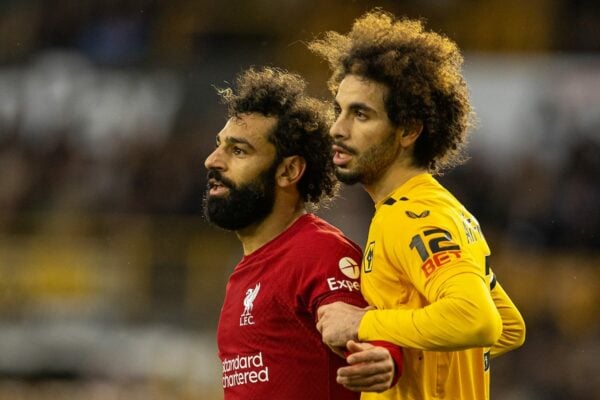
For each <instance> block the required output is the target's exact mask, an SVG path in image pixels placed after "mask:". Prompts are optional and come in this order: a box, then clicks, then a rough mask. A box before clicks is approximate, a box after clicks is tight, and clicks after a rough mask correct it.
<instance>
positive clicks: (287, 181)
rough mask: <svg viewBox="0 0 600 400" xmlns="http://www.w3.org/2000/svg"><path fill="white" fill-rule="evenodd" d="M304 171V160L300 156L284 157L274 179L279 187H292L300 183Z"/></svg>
mask: <svg viewBox="0 0 600 400" xmlns="http://www.w3.org/2000/svg"><path fill="white" fill-rule="evenodd" d="M304 170H306V160H305V159H304V158H302V157H300V156H289V157H285V158H284V159H283V160H282V161H281V163H279V166H278V167H277V173H276V175H275V179H276V180H277V184H278V185H279V186H281V187H287V186H291V185H294V184H296V183H298V181H300V179H301V178H302V175H304Z"/></svg>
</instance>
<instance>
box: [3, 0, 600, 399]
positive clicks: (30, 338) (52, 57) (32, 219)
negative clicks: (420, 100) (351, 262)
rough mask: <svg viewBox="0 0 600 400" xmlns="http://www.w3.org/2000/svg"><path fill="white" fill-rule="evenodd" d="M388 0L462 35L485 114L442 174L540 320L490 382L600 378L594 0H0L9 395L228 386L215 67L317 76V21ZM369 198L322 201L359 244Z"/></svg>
mask: <svg viewBox="0 0 600 400" xmlns="http://www.w3.org/2000/svg"><path fill="white" fill-rule="evenodd" d="M376 5H379V6H382V7H384V8H385V9H387V10H389V11H392V12H394V13H395V14H397V15H406V16H409V17H413V18H423V19H425V20H426V21H427V26H428V27H429V28H431V29H433V30H435V31H438V32H442V33H445V34H446V35H448V36H449V37H450V38H452V39H454V40H455V41H457V42H458V44H459V45H460V47H461V48H462V49H463V50H464V54H465V74H466V77H467V81H468V83H469V85H470V89H471V93H472V99H473V103H474V106H475V109H476V111H477V113H478V117H479V126H478V128H477V129H476V131H475V132H474V133H473V134H472V136H471V141H470V148H469V153H470V156H471V159H470V161H469V162H468V163H467V164H466V165H464V166H461V167H459V168H457V169H456V170H454V171H452V172H450V173H447V174H446V175H444V176H443V177H442V178H441V180H442V182H443V183H444V184H446V185H447V186H448V187H449V188H450V189H451V190H452V191H453V192H454V193H455V194H456V195H457V197H458V198H459V199H460V200H462V201H463V203H464V204H465V205H466V206H467V207H468V208H469V209H470V210H471V211H472V212H473V213H474V214H475V215H476V216H477V217H478V218H479V221H480V223H481V225H482V227H483V230H484V232H485V233H486V237H487V239H488V242H489V244H490V246H491V248H492V252H493V254H492V265H493V268H494V270H495V272H496V275H497V276H498V278H499V280H500V282H501V283H502V284H503V286H504V287H505V288H506V289H507V291H508V292H509V294H510V295H511V297H512V298H513V300H514V301H515V303H516V304H517V306H518V307H519V309H520V310H521V311H522V313H523V315H524V317H525V320H526V322H527V328H528V332H527V335H528V336H527V342H526V344H525V345H524V347H523V348H521V349H519V350H518V351H515V352H513V353H509V354H507V355H506V356H504V357H501V358H499V359H497V360H494V361H493V367H492V370H493V373H492V397H493V398H495V399H509V400H517V399H534V400H536V399H550V400H553V399H598V398H600V381H599V380H598V379H597V375H598V372H599V371H600V361H599V360H600V327H599V321H600V318H599V317H598V316H599V315H600V290H599V289H600V286H599V282H600V279H599V278H600V265H599V262H600V261H599V256H600V246H599V243H600V237H599V236H598V232H599V231H600V56H599V55H600V53H599V51H600V5H599V4H598V2H596V1H592V0H576V1H573V0H571V1H567V0H562V1H561V0H554V1H553V0H530V1H518V0H490V1H482V2H480V1H472V0H444V1H431V0H428V1H423V0H421V1H416V0H414V1H411V0H406V1H381V2H371V1H348V0H329V1H309V0H280V1H269V0H244V1H234V0H220V1H208V0H170V1H143V0H52V1H50V0H45V1H44V0H2V1H0V400H4V399H10V400H20V399H23V400H25V399H26V400H29V399H35V400H44V399H98V400H110V399H203V400H209V399H210V400H212V399H219V398H222V395H221V387H220V383H221V382H220V363H219V360H218V358H217V355H216V346H215V336H214V332H215V329H216V324H217V320H218V313H219V310H220V307H221V302H222V298H223V293H224V287H225V282H226V280H227V277H228V275H229V274H230V272H231V270H232V268H233V266H234V265H235V264H236V262H237V261H238V260H239V258H240V257H241V246H240V244H239V243H238V241H237V238H236V237H235V235H234V234H231V233H226V232H222V231H219V230H216V229H213V228H211V227H209V226H208V225H207V224H206V222H205V221H204V220H203V218H202V216H201V203H202V195H203V192H204V188H205V184H206V181H205V170H204V167H203V162H204V159H205V157H206V156H207V155H208V154H209V152H210V151H211V149H212V148H213V146H214V136H215V134H216V133H217V132H218V131H219V130H220V128H221V127H222V125H223V124H224V122H225V117H224V112H225V110H224V108H223V107H222V106H221V105H220V104H219V102H218V98H217V96H216V95H215V89H214V86H217V87H219V86H221V87H222V86H224V85H227V82H231V81H232V80H233V78H234V76H235V74H236V73H238V72H240V71H241V70H242V69H244V68H247V67H249V66H252V65H263V64H269V65H276V66H281V67H284V68H287V69H290V70H292V71H296V72H299V73H301V74H303V75H304V76H305V77H306V78H307V79H308V81H309V82H310V83H311V84H310V87H309V91H310V92H311V93H312V94H313V95H316V96H320V97H324V98H325V97H327V96H329V94H328V93H327V90H326V85H325V81H326V80H327V78H328V73H329V72H328V69H327V66H326V65H325V64H324V63H322V62H320V60H318V59H317V58H316V57H314V56H313V55H311V54H310V53H309V52H308V50H307V49H306V46H305V42H307V41H309V40H311V39H313V38H314V37H316V36H317V35H318V34H319V33H320V32H323V31H325V30H331V29H333V30H338V31H342V32H346V31H348V30H349V28H350V26H351V23H352V21H353V20H354V19H355V18H356V17H358V16H360V15H361V14H362V13H363V12H365V11H367V10H370V9H371V8H372V7H374V6H376ZM372 212H373V208H372V204H371V202H370V199H369V198H368V197H367V196H366V194H364V193H363V191H362V190H361V189H360V188H359V187H353V188H346V189H344V191H343V192H342V194H341V197H340V198H339V199H338V200H337V201H336V202H335V203H334V204H333V207H332V208H331V209H329V210H324V211H323V212H322V213H321V214H322V215H323V216H324V217H325V218H327V219H329V220H330V221H331V222H333V223H334V224H336V225H338V226H339V227H341V228H342V229H343V230H344V231H345V232H346V233H347V235H348V236H350V237H351V238H352V239H354V240H355V241H357V242H358V243H359V244H361V245H363V244H364V241H365V240H366V234H367V228H368V224H369V221H370V218H371V215H372Z"/></svg>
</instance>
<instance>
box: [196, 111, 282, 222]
mask: <svg viewBox="0 0 600 400" xmlns="http://www.w3.org/2000/svg"><path fill="white" fill-rule="evenodd" d="M275 124H276V120H275V119H274V118H269V117H264V116H261V115H258V114H244V115H242V116H240V117H239V118H232V119H230V120H229V121H228V122H227V124H226V125H225V127H224V128H223V130H222V131H221V132H219V134H218V135H217V148H216V149H215V150H214V151H213V153H212V154H210V155H209V156H208V158H207V159H206V162H205V166H206V168H207V169H208V175H207V177H208V187H207V190H206V194H205V197H204V215H205V216H206V218H207V219H208V221H209V222H210V223H212V224H214V225H216V226H218V227H220V228H223V229H227V230H239V229H244V228H246V227H248V226H250V225H252V224H255V223H258V222H260V221H262V220H264V219H265V218H266V217H267V216H268V215H269V214H270V213H271V211H272V210H273V205H274V202H275V172H276V169H277V166H278V160H276V157H275V155H276V152H275V147H274V146H273V144H271V143H270V142H268V140H267V136H268V133H269V132H270V131H271V129H273V128H274V127H275Z"/></svg>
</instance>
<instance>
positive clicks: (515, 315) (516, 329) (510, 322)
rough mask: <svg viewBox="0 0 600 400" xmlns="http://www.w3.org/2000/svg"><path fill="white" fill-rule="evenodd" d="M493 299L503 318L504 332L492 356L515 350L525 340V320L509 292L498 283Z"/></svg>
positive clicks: (493, 348)
mask: <svg viewBox="0 0 600 400" xmlns="http://www.w3.org/2000/svg"><path fill="white" fill-rule="evenodd" d="M492 299H493V300H494V304H495V305H496V308H497V309H498V312H499V313H500V318H502V334H501V335H500V338H499V339H498V340H497V341H496V343H494V344H493V346H492V348H491V356H492V358H494V357H498V356H501V355H502V354H504V353H507V352H509V351H511V350H514V349H516V348H518V347H520V346H521V345H523V343H524V342H525V321H524V320H523V317H522V316H521V313H519V310H517V307H516V306H515V305H514V304H513V302H512V301H511V299H510V297H508V294H506V292H505V291H504V289H503V288H502V287H501V286H500V284H498V283H496V285H495V286H494V288H493V289H492Z"/></svg>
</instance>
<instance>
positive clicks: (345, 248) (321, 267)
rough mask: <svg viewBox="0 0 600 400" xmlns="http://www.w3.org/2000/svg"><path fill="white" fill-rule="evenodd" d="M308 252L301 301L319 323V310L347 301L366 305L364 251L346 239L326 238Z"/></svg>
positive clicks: (301, 282)
mask: <svg viewBox="0 0 600 400" xmlns="http://www.w3.org/2000/svg"><path fill="white" fill-rule="evenodd" d="M313 245H314V246H313V247H312V248H311V249H305V253H306V254H305V255H304V256H305V258H306V262H307V265H306V266H305V268H304V270H303V274H302V276H301V277H300V281H299V282H298V292H297V297H298V302H299V303H300V304H301V306H303V307H306V308H307V309H308V311H309V312H310V313H311V314H312V316H313V318H314V320H315V321H316V320H317V309H318V308H319V307H320V306H322V305H325V304H328V303H332V302H335V301H343V302H346V303H350V304H353V305H356V306H359V307H364V306H366V302H365V301H364V299H363V297H362V294H361V292H360V260H361V258H362V254H361V251H360V248H359V247H358V246H356V245H355V244H354V243H352V242H350V241H348V240H344V239H343V238H337V237H335V236H333V238H329V237H328V238H325V239H323V240H317V241H315V242H314V243H313Z"/></svg>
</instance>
